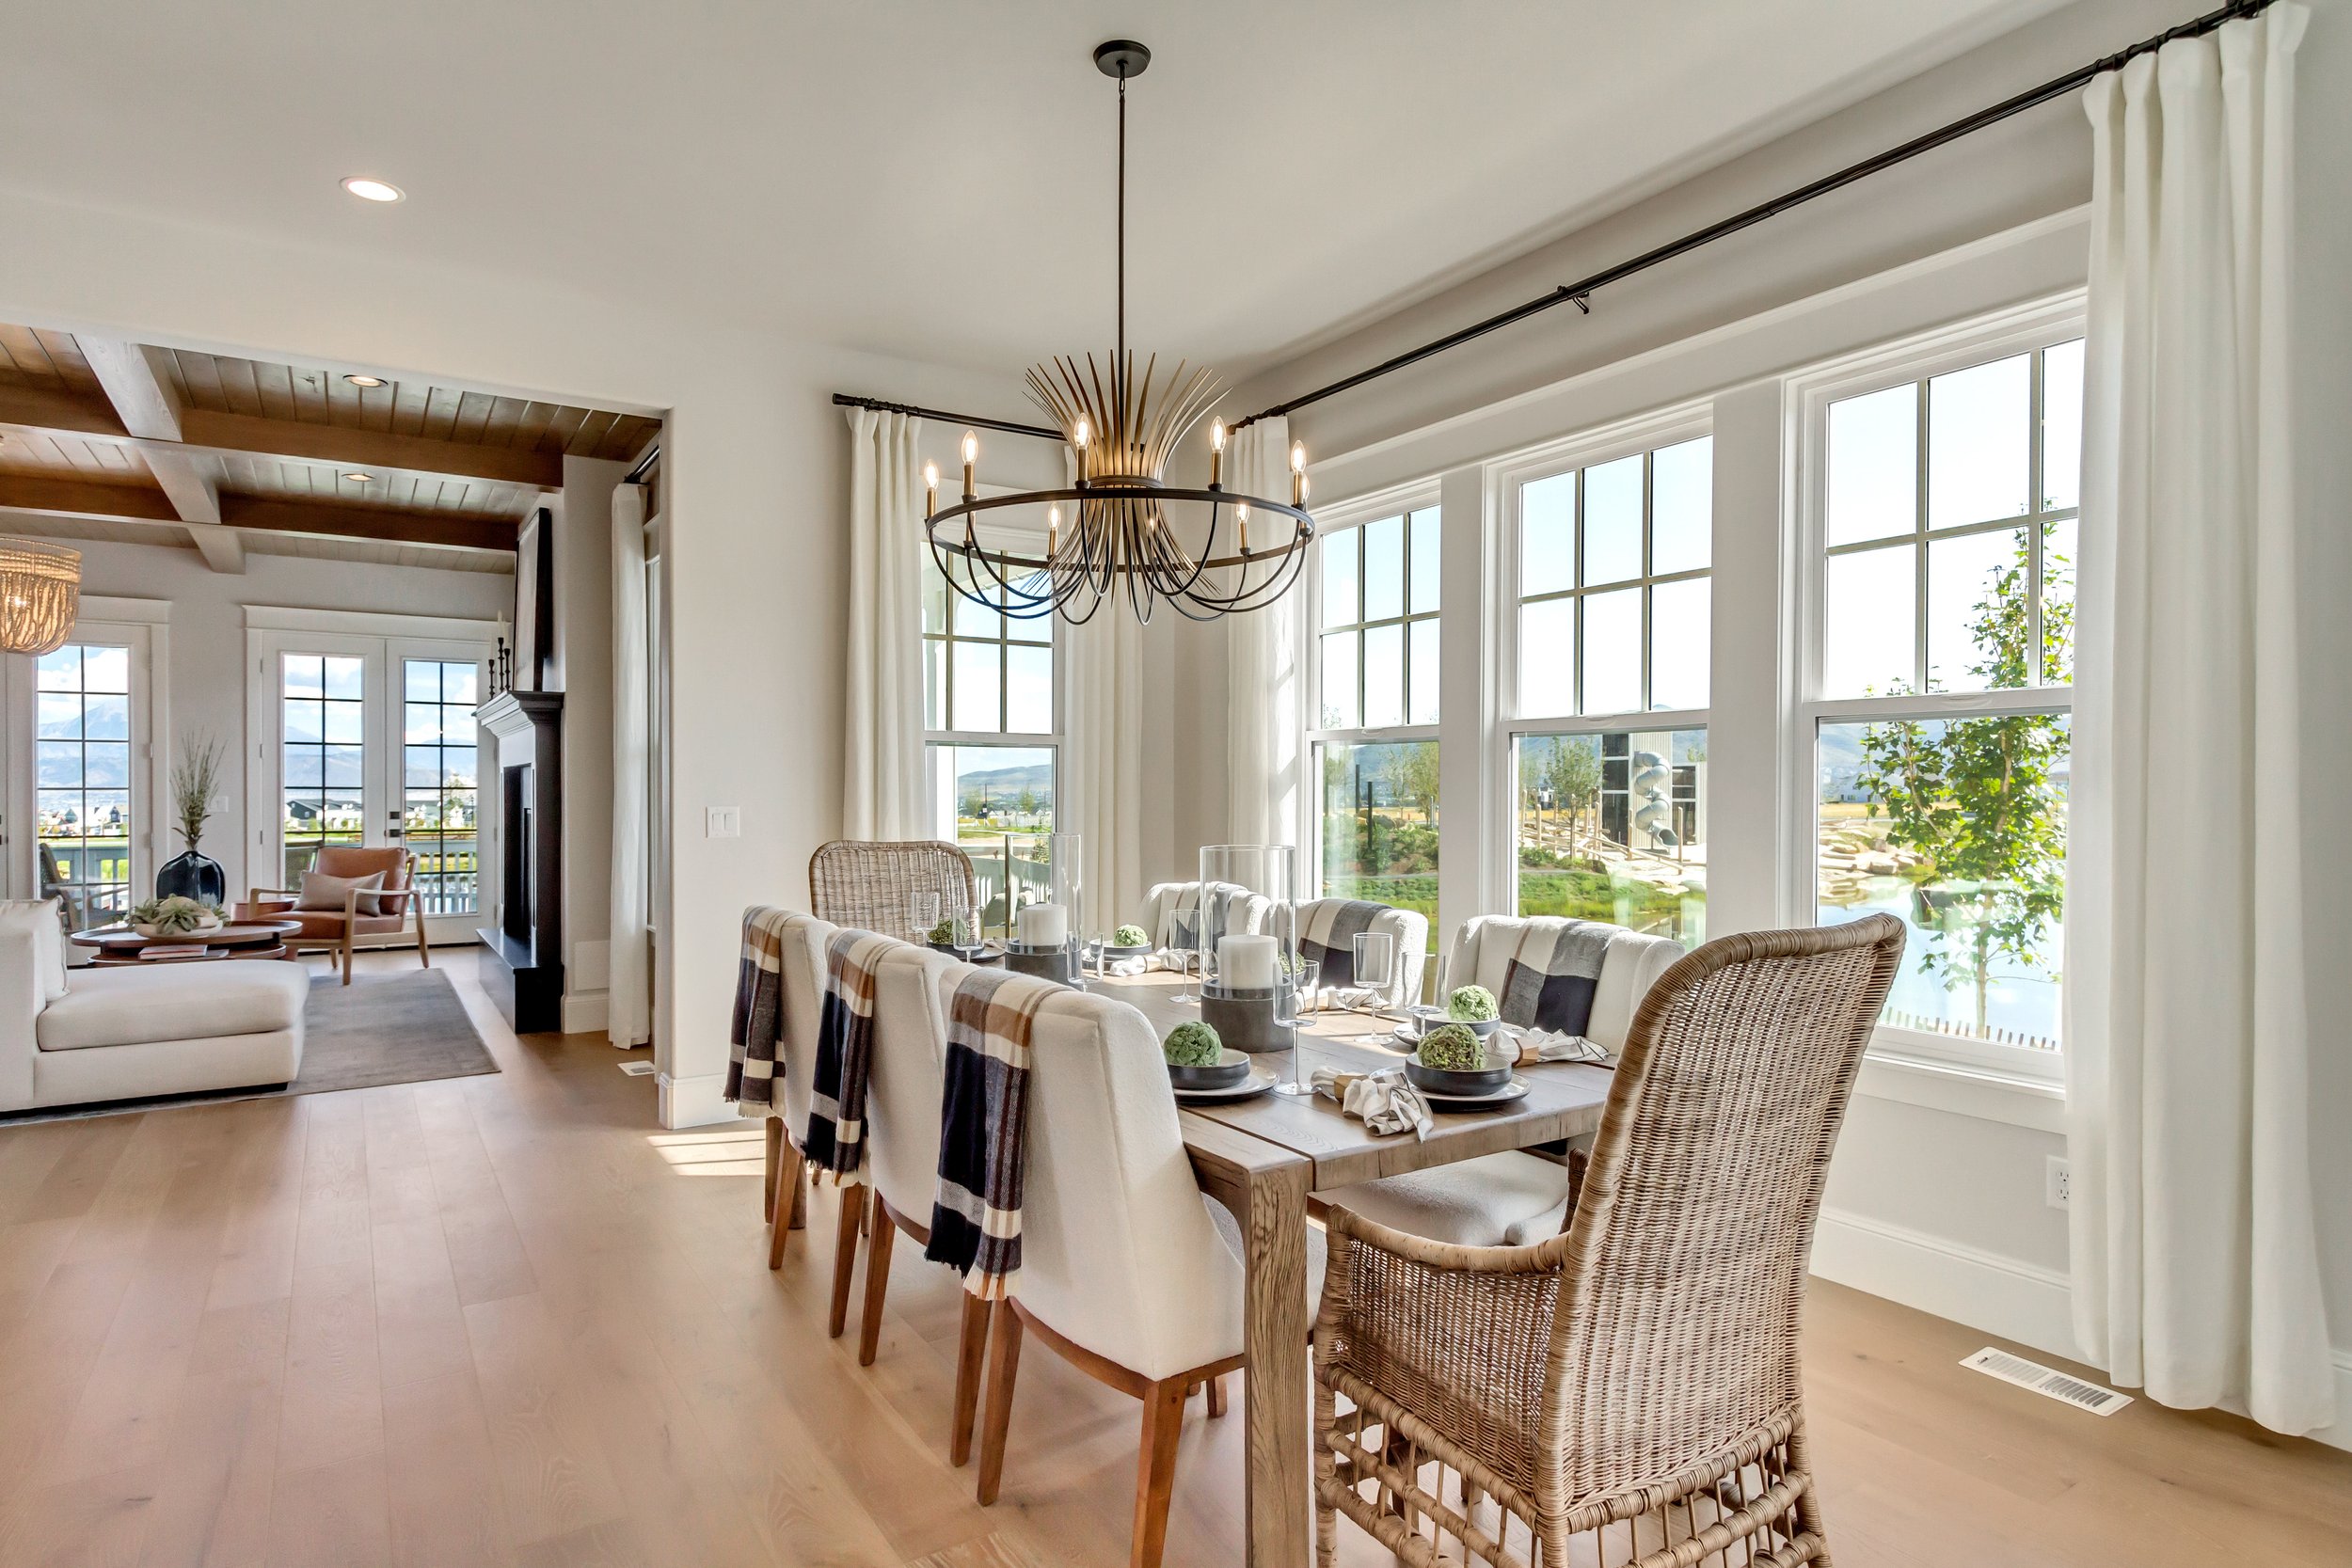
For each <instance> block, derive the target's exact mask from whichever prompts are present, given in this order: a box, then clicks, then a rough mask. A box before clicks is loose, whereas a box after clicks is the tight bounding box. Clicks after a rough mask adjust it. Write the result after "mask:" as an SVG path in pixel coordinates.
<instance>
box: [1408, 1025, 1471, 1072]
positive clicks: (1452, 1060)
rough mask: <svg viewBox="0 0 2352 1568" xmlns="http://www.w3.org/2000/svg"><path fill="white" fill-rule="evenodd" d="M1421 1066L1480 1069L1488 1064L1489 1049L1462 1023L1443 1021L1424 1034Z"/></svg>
mask: <svg viewBox="0 0 2352 1568" xmlns="http://www.w3.org/2000/svg"><path fill="white" fill-rule="evenodd" d="M1421 1065H1422V1066H1423V1067H1426V1068H1436V1069H1438V1070H1439V1071H1441V1072H1476V1071H1477V1070H1478V1069H1481V1068H1483V1067H1485V1066H1486V1046H1484V1045H1483V1044H1481V1043H1480V1042H1479V1038H1478V1037H1477V1036H1476V1035H1474V1034H1472V1033H1470V1030H1469V1029H1468V1028H1466V1027H1464V1026H1463V1025H1461V1024H1459V1023H1440V1024H1439V1025H1438V1027H1436V1028H1435V1029H1432V1030H1430V1031H1429V1033H1427V1034H1425V1035H1423V1036H1422V1037H1421Z"/></svg>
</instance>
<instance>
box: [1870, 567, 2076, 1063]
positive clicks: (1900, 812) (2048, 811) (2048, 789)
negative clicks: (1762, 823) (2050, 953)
mask: <svg viewBox="0 0 2352 1568" xmlns="http://www.w3.org/2000/svg"><path fill="white" fill-rule="evenodd" d="M2051 533H2052V531H2050V530H2047V529H2045V531H2044V534H2043V540H2044V547H2045V555H2044V564H2043V575H2044V577H2045V578H2047V580H2048V583H2049V585H2050V586H2051V587H2052V588H2057V587H2058V586H2059V585H2060V584H2062V583H2064V582H2065V581H2067V580H2068V579H2069V568H2070V567H2071V564H2072V563H2071V562H2067V561H2066V560H2064V558H2062V557H2058V556H2054V555H2049V554H2047V553H2046V551H2047V546H2048V542H2049V540H2050V537H2051ZM2031 581H2032V577H2031V564H2030V562H2029V560H2028V556H2027V551H2026V545H2025V535H2024V534H2023V533H2020V535H2019V546H2018V550H2017V555H2016V558H2015V559H2014V560H2013V561H2011V562H2009V563H2008V564H2007V565H2004V566H2001V567H1998V568H1996V569H1995V570H1994V572H1993V573H1992V575H1991V576H1990V578H1988V579H1987V583H1986V588H1987V592H1986V595H1985V597H1984V598H1983V599H1982V600H1980V601H1979V603H1978V605H1977V606H1976V610H1975V615H1976V619H1975V621H1974V622H1972V623H1971V625H1970V627H1969V631H1970V634H1971V638H1972V640H1973V641H1974V643H1975V646H1976V649H1977V656H1978V662H1977V663H1975V664H1972V665H1970V666H1969V671H1970V673H1972V674H1975V675H1978V676H1979V677H1982V678H1983V679H1984V680H1985V682H1986V684H1987V685H1989V686H1992V687H1995V688H2013V687H2022V686H2026V685H2029V684H2031V683H2032V682H2033V681H2034V680H2035V679H2036V678H2037V671H2036V668H2035V667H2036V664H2037V663H2039V664H2040V665H2041V666H2042V668H2044V669H2047V670H2051V671H2054V672H2055V671H2062V670H2064V669H2065V668H2066V666H2067V662H2068V656H2069V654H2070V652H2071V645H2072V642H2073V635H2074V606H2073V601H2072V600H2071V598H2058V599H2052V600H2045V605H2044V610H2043V613H2042V638H2041V645H2040V646H2039V647H2037V646H2036V645H2035V641H2034V635H2033V614H2032V610H2033V602H2032V597H2031V594H2030V593H2029V587H2030V584H2031ZM2066 746H2067V727H2066V721H2064V720H2063V719H2062V718H2059V717H2058V716H2056V715H2053V714H2046V713H2021V714H2003V715H1997V716H1993V717H1988V718H1982V719H1952V720H1940V721H1928V720H1912V719H1905V720H1896V721H1889V722H1886V723H1883V724H1873V725H1871V726H1870V727H1869V728H1868V729H1867V731H1865V732H1864V735H1863V740H1862V752H1863V764H1862V769H1861V773H1860V775H1859V783H1860V784H1861V787H1862V789H1863V790H1864V791H1865V793H1866V797H1867V800H1868V801H1869V806H1868V811H1869V815H1870V816H1873V817H1875V816H1877V815H1878V813H1879V810H1880V808H1881V806H1883V807H1884V808H1885V811H1886V816H1887V835H1886V836H1887V839H1888V841H1889V842H1890V843H1893V844H1896V845H1899V846H1901V847H1904V848H1907V849H1910V850H1913V851H1914V852H1915V853H1917V854H1919V855H1922V856H1924V857H1925V858H1926V860H1927V864H1926V865H1924V866H1922V867H1921V868H1920V880H1921V882H1922V884H1923V888H1922V893H1923V900H1922V901H1923V902H1924V903H1926V904H1927V905H1928V908H1929V910H1930V911H1936V910H1938V908H1939V907H1940V908H1941V909H1944V910H1948V911H1950V912H1952V913H1953V914H1955V915H1957V916H1958V917H1959V920H1958V925H1959V929H1957V930H1951V929H1948V928H1947V932H1946V940H1945V941H1944V942H1942V943H1941V944H1939V945H1936V946H1930V947H1928V948H1927V949H1925V950H1924V951H1922V952H1921V954H1920V955H1919V967H1920V969H1921V970H1922V971H1923V972H1925V973H1928V974H1938V975H1940V976H1941V977H1942V979H1943V982H1944V986H1945V989H1946V990H1952V989H1954V988H1956V987H1958V986H1960V985H1961V984H1963V983H1966V984H1968V985H1970V986H1972V987H1973V988H1974V990H1975V996H1976V1022H1977V1027H1978V1029H1979V1031H1981V1030H1982V1029H1983V1028H1984V1027H1985V992H1986V990H1987V986H1988V983H1989V981H1990V979H1991V969H1992V965H1993V962H1994V959H1996V958H2009V959H2011V960H2014V961H2015V962H2017V963H2019V964H2022V965H2023V966H2025V967H2026V968H2027V969H2033V968H2038V967H2040V966H2041V964H2042V957H2041V943H2042V938H2043V937H2044V935H2045V933H2046V931H2047V928H2048V926H2049V923H2050V922H2051V921H2053V920H2055V919H2057V918H2058V916H2059V915H2060V914H2061V913H2062V912H2063V911H2064V907H2065V895H2066V882H2065V871H2066V823H2065V816H2064V813H2065V805H2066V797H2065V791H2064V788H2063V786H2062V785H2061V784H2059V782H2058V776H2057V775H2058V768H2059V767H2060V766H2061V764H2062V763H2063V762H2064V760H2065V757H2066ZM1930 881H1932V882H1934V883H1935V884H1937V885H1936V886H1935V887H1934V888H1933V889H1931V890H1930V889H1927V888H1925V887H1924V884H1925V883H1927V882H1930Z"/></svg>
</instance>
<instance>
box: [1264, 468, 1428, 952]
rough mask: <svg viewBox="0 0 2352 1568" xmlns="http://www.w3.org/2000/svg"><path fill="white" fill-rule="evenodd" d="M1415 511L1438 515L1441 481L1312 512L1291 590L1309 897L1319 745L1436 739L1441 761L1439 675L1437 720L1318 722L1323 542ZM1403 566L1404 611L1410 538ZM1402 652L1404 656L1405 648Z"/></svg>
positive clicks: (1317, 890) (1312, 892) (1303, 881)
mask: <svg viewBox="0 0 2352 1568" xmlns="http://www.w3.org/2000/svg"><path fill="white" fill-rule="evenodd" d="M1416 512H1439V513H1441V508H1440V506H1439V496H1438V481H1437V480H1436V479H1426V480H1419V481H1416V482H1414V483H1410V484H1403V485H1398V486H1395V487H1394V488H1391V489H1388V490H1381V491H1375V492H1374V493H1373V494H1371V495H1366V496H1359V497H1357V498H1355V499H1351V500H1346V501H1343V502H1340V503H1338V504H1337V505H1333V506H1327V507H1322V508H1319V509H1318V510H1317V512H1316V514H1315V537H1314V542H1313V544H1312V545H1311V546H1310V548H1311V551H1312V556H1311V559H1310V560H1309V561H1308V562H1307V563H1306V567H1305V569H1304V570H1303V571H1302V572H1301V573H1300V576H1301V577H1302V578H1304V579H1305V580H1304V581H1303V582H1301V583H1300V584H1299V585H1298V588H1297V589H1296V590H1295V592H1302V593H1304V594H1305V595H1306V597H1305V601H1304V611H1305V612H1304V614H1303V616H1302V620H1303V622H1304V637H1305V641H1306V645H1305V647H1304V648H1302V649H1301V650H1300V653H1299V661H1298V668H1299V670H1300V672H1301V676H1300V678H1301V681H1302V683H1303V684H1302V689H1301V701H1302V702H1303V703H1304V704H1305V705H1306V711H1307V713H1308V715H1309V716H1310V718H1309V721H1308V724H1307V727H1306V730H1305V732H1304V733H1303V734H1302V735H1301V736H1300V741H1299V745H1300V751H1299V767H1300V769H1301V774H1302V785H1301V787H1300V789H1299V791H1298V810H1299V821H1298V827H1297V833H1296V837H1295V843H1297V844H1298V845H1299V846H1300V850H1301V853H1302V854H1303V855H1304V857H1305V859H1306V864H1304V865H1303V866H1301V867H1300V868H1299V872H1298V885H1299V887H1300V889H1301V890H1302V891H1303V892H1304V894H1305V895H1306V896H1308V897H1310V898H1320V897H1322V896H1324V888H1323V816H1324V812H1323V768H1322V764H1321V762H1320V761H1319V759H1318V756H1317V753H1318V752H1319V751H1320V750H1321V748H1322V747H1324V746H1326V745H1336V746H1385V745H1401V744H1406V743H1408V742H1412V741H1422V740H1434V741H1436V742H1438V756H1439V758H1440V766H1442V758H1443V756H1444V748H1445V740H1444V731H1445V718H1446V713H1447V704H1446V703H1445V701H1444V698H1443V695H1442V688H1443V685H1444V681H1443V676H1442V674H1440V676H1439V687H1440V696H1439V700H1438V722H1437V723H1434V724H1390V725H1384V726H1381V727H1380V728H1377V729H1373V728H1367V727H1365V726H1362V725H1357V726H1355V727H1353V728H1345V727H1343V728H1338V729H1327V728H1325V727H1324V725H1323V724H1322V722H1321V721H1322V717H1323V634H1324V631H1325V629H1326V628H1325V626H1324V625H1323V546H1324V543H1325V541H1327V540H1328V539H1329V538H1331V536H1332V535H1334V534H1338V533H1345V532H1350V531H1356V530H1359V529H1361V528H1362V527H1363V526H1364V525H1365V524H1367V523H1376V522H1380V521H1383V520H1385V519H1387V518H1390V517H1394V516H1398V515H1411V514H1413V513H1416ZM1438 526H1439V528H1440V529H1441V530H1442V528H1443V527H1444V524H1443V520H1442V515H1440V521H1439V524H1438ZM1442 555H1443V552H1442V549H1441V550H1440V559H1441V560H1442ZM1362 561H1363V556H1362V553H1361V550H1360V547H1359V552H1358V555H1357V562H1358V565H1357V571H1358V574H1359V579H1358V580H1359V583H1360V581H1361V573H1362V569H1363V568H1362ZM1411 569H1412V568H1411V541H1410V539H1409V538H1408V539H1407V540H1406V574H1407V576H1406V579H1405V592H1406V607H1407V610H1409V609H1410V606H1411V604H1412V579H1411V577H1410V572H1411ZM1439 570H1440V573H1441V574H1442V572H1443V567H1442V566H1441V567H1440V568H1439ZM1443 581H1444V579H1443V577H1442V575H1441V576H1440V578H1439V587H1440V592H1439V599H1438V610H1437V613H1436V620H1437V622H1438V647H1439V649H1440V652H1439V655H1438V659H1439V665H1440V670H1442V666H1443V662H1444V654H1443V652H1442V650H1443V648H1444V645H1445V641H1446V626H1447V625H1448V618H1447V615H1446V605H1445V595H1444V593H1443ZM1362 608H1363V607H1362V605H1361V604H1360V603H1359V604H1358V606H1357V609H1358V611H1359V615H1360V613H1361V610H1362ZM1429 618H1430V617H1428V616H1421V617H1416V619H1422V620H1426V619H1429ZM1350 624H1351V625H1358V626H1360V624H1361V623H1360V621H1359V622H1355V623H1350ZM1333 629H1337V628H1333ZM1410 635H1411V634H1410V633H1407V634H1406V637H1407V641H1408V642H1409V640H1410ZM1358 648H1359V651H1358V653H1357V656H1356V680H1357V693H1358V707H1357V717H1359V718H1361V717H1362V715H1363V709H1362V691H1363V654H1362V652H1361V639H1360V637H1359V644H1358ZM1406 657H1407V658H1408V659H1409V657H1410V654H1409V652H1408V653H1407V656H1406ZM1406 678H1407V688H1406V693H1405V700H1406V711H1407V712H1409V711H1410V710H1411V704H1412V691H1411V689H1410V666H1409V664H1408V665H1407V668H1406ZM1440 795H1441V797H1442V791H1440ZM1438 811H1439V814H1440V816H1442V815H1443V812H1444V805H1443V801H1442V798H1441V799H1440V802H1439V806H1438ZM1443 855H1444V852H1443V850H1442V849H1440V850H1439V859H1438V864H1439V866H1440V867H1442V866H1443V865H1444V863H1445V862H1444V858H1443ZM1434 924H1435V923H1434V922H1433V926H1434ZM1433 936H1434V938H1435V940H1437V941H1438V942H1439V943H1440V944H1441V945H1440V947H1439V951H1440V952H1442V951H1443V950H1444V949H1443V947H1442V943H1443V942H1444V941H1445V934H1444V933H1443V932H1441V931H1433Z"/></svg>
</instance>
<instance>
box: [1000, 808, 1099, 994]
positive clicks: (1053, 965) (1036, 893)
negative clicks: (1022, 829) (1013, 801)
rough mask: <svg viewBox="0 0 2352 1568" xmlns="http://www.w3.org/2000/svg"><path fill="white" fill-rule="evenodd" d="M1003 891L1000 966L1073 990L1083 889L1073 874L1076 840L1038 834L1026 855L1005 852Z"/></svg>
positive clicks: (1083, 918) (1083, 906)
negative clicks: (1005, 929)
mask: <svg viewBox="0 0 2352 1568" xmlns="http://www.w3.org/2000/svg"><path fill="white" fill-rule="evenodd" d="M1005 891H1006V896H1007V898H1008V899H1009V900H1010V903H1009V907H1008V910H1007V923H1008V925H1009V927H1010V929H1011V935H1010V940H1009V941H1008V942H1006V943H1005V964H1006V967H1007V968H1009V969H1012V970H1014V971H1016V972H1018V973H1020V974H1035V975H1038V976H1039V977H1041V978H1042V979H1047V980H1059V981H1060V982H1062V983H1063V984H1064V985H1074V984H1076V983H1077V980H1078V975H1079V961H1078V954H1079V948H1080V944H1081V941H1082V938H1081V936H1080V933H1081V932H1083V931H1084V930H1085V929H1086V899H1085V890H1084V888H1083V886H1082V885H1081V882H1080V879H1079V871H1078V835H1077V834H1076V833H1044V834H1041V835H1040V836H1039V837H1038V838H1036V839H1034V840H1033V841H1031V845H1030V848H1029V853H1028V854H1027V855H1026V856H1024V857H1020V858H1015V857H1014V856H1013V854H1012V853H1011V852H1010V851H1008V852H1007V855H1006V862H1005Z"/></svg>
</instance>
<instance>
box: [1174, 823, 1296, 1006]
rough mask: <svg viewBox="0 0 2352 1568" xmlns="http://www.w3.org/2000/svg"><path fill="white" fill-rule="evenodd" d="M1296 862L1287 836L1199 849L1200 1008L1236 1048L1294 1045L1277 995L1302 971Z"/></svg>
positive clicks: (1197, 919) (1198, 936)
mask: <svg viewBox="0 0 2352 1568" xmlns="http://www.w3.org/2000/svg"><path fill="white" fill-rule="evenodd" d="M1297 862H1298V856H1297V851H1296V850H1295V849H1293V848H1292V847H1290V846H1289V845H1287V844H1217V845H1211V846H1209V847H1206V848H1203V849H1202V850H1201V851H1200V905H1199V911H1198V914H1197V918H1196V921H1195V932H1196V937H1195V949H1196V951H1197V952H1198V953H1199V954H1200V1016H1201V1017H1202V1018H1203V1019H1204V1020H1205V1021H1207V1022H1209V1023H1211V1024H1213V1025H1215V1026H1216V1031H1217V1033H1218V1034H1219V1035H1220V1036H1221V1037H1223V1038H1224V1040H1225V1043H1226V1044H1227V1045H1230V1046H1232V1048H1233V1049H1234V1050H1236V1051H1248V1052H1266V1051H1287V1050H1289V1049H1290V1042H1291V1035H1292V1029H1291V1026H1290V1025H1289V1024H1287V1023H1285V1022H1282V1020H1281V1018H1280V1016H1279V1010H1278V1008H1277V1006H1276V1002H1277V998H1278V997H1279V996H1280V995H1281V994H1283V993H1285V992H1288V991H1290V990H1293V989H1294V987H1295V983H1296V977H1297V974H1298V898H1297V884H1296V877H1297ZM1292 1016H1294V1017H1295V1013H1293V1015H1292Z"/></svg>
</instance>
